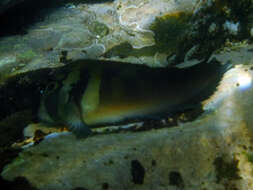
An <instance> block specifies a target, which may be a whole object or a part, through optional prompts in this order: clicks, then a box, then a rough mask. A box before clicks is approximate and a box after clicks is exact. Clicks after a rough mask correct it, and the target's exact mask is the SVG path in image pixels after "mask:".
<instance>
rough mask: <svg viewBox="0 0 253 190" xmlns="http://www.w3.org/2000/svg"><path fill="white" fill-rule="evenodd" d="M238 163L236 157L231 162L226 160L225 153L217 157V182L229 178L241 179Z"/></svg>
mask: <svg viewBox="0 0 253 190" xmlns="http://www.w3.org/2000/svg"><path fill="white" fill-rule="evenodd" d="M238 163H239V161H238V160H236V159H234V160H232V161H231V162H227V161H226V160H225V155H223V156H220V157H217V158H216V159H215V160H214V166H215V169H216V177H217V178H216V180H217V183H220V182H222V180H223V179H228V180H237V179H240V178H241V177H240V176H239V169H238Z"/></svg>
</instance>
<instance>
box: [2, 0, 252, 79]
mask: <svg viewBox="0 0 253 190" xmlns="http://www.w3.org/2000/svg"><path fill="white" fill-rule="evenodd" d="M55 4H57V1H52V5H51V7H50V6H49V5H50V4H49V5H48V4H46V5H44V4H43V6H44V7H43V8H41V10H40V9H39V8H40V7H39V6H42V5H40V4H39V5H38V7H37V9H35V10H36V12H32V10H33V7H30V8H29V9H27V10H26V9H25V11H24V10H22V11H15V12H14V13H15V14H14V13H12V14H11V13H9V15H8V14H7V13H6V14H7V16H3V18H4V19H3V20H6V21H4V22H3V24H4V26H5V27H4V28H3V31H5V33H3V34H2V37H1V38H0V81H2V82H3V81H5V79H6V78H9V77H11V76H13V75H16V74H19V73H23V72H27V71H31V70H37V69H41V68H52V67H59V66H63V65H65V64H67V63H69V62H73V61H76V60H81V59H97V60H117V61H120V62H130V63H134V64H146V65H149V66H151V67H165V66H171V65H179V66H178V67H180V68H182V67H188V66H191V65H194V64H197V63H199V62H201V61H207V60H208V59H209V58H210V56H211V55H212V53H213V52H214V51H216V50H219V49H220V48H221V47H223V46H224V45H225V42H226V40H235V41H238V40H239V41H240V40H243V39H245V40H247V39H248V40H249V39H252V36H251V34H250V33H251V28H252V23H251V22H250V19H251V17H252V14H251V13H252V11H251V10H252V8H253V6H252V1H251V0H243V1H233V3H229V2H228V1H224V2H223V1H220V0H209V1H195V0H194V1H192V0H181V1H176V0H170V1H167V0H145V1H144V0H137V1H130V0H129V1H123V0H115V1H94V2H93V1H92V2H89V1H87V2H86V1H78V2H77V1H67V3H66V1H63V2H62V3H61V4H59V3H58V5H57V6H56V5H55ZM240 10H244V11H240ZM18 12H21V13H20V14H22V15H18ZM16 14H17V15H16ZM15 15H16V17H15ZM13 16H14V18H13ZM11 18H12V20H11ZM18 18H22V19H19V20H17V19H18ZM8 19H9V20H8ZM24 21H26V22H27V23H26V22H24ZM0 24H1V23H0ZM1 32H2V31H1ZM1 32H0V33H1ZM13 32H15V33H14V34H15V35H10V34H12V33H13ZM214 39H215V40H214ZM6 73H8V74H6Z"/></svg>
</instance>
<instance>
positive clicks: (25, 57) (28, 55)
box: [17, 50, 37, 63]
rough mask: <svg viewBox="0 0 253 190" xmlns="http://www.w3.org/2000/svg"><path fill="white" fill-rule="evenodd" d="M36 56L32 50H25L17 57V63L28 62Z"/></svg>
mask: <svg viewBox="0 0 253 190" xmlns="http://www.w3.org/2000/svg"><path fill="white" fill-rule="evenodd" d="M36 55H37V54H36V53H35V52H34V51H33V50H27V51H25V52H24V53H19V54H18V55H17V61H18V62H20V63H28V62H30V61H31V60H32V59H33V58H34V57H35V56H36Z"/></svg>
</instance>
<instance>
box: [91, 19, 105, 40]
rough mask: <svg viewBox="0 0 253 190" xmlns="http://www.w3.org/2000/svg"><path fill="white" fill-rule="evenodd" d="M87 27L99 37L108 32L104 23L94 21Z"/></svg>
mask: <svg viewBox="0 0 253 190" xmlns="http://www.w3.org/2000/svg"><path fill="white" fill-rule="evenodd" d="M88 29H89V31H90V32H91V33H93V34H95V35H98V36H100V37H104V36H106V35H108V34H109V28H108V26H106V25H105V24H103V23H101V22H98V21H94V22H92V23H91V24H90V25H89V26H88Z"/></svg>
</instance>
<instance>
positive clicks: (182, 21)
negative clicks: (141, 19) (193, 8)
mask: <svg viewBox="0 0 253 190" xmlns="http://www.w3.org/2000/svg"><path fill="white" fill-rule="evenodd" d="M190 18H191V14H190V13H186V12H175V13H170V14H166V15H163V16H159V17H156V19H155V21H154V22H153V23H152V24H151V26H150V29H151V30H152V31H153V32H154V33H155V42H156V47H157V49H158V50H159V52H166V51H168V50H170V51H175V50H176V49H177V46H178V44H179V42H180V40H181V38H182V36H183V35H184V33H185V32H186V31H187V29H188V28H189V19H190Z"/></svg>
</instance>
